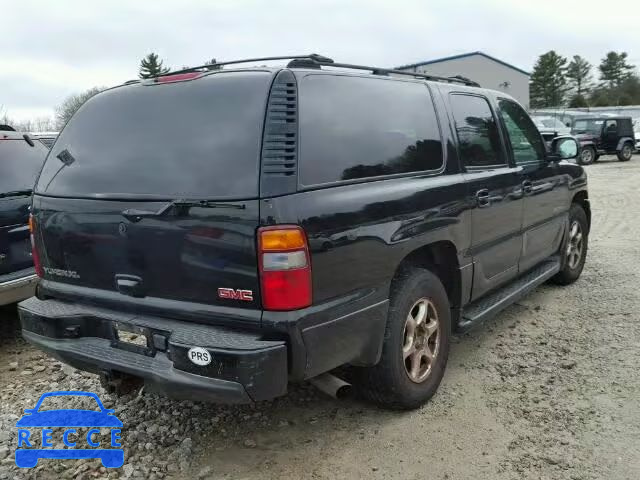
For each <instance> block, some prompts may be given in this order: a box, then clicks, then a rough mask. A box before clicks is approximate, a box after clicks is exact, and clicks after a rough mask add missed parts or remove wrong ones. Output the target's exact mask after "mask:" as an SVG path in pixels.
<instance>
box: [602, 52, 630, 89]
mask: <svg viewBox="0 0 640 480" xmlns="http://www.w3.org/2000/svg"><path fill="white" fill-rule="evenodd" d="M599 68H600V79H601V80H602V81H603V82H605V83H606V84H607V85H608V86H609V87H610V88H613V87H619V86H620V85H621V84H622V82H623V81H624V80H626V79H628V78H629V77H630V76H632V74H633V65H630V64H628V63H627V52H621V53H617V52H609V53H607V56H606V57H605V58H603V59H602V62H601V63H600V67H599Z"/></svg>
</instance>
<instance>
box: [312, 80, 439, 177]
mask: <svg viewBox="0 0 640 480" xmlns="http://www.w3.org/2000/svg"><path fill="white" fill-rule="evenodd" d="M300 159H301V164H300V183H301V184H302V185H305V186H309V185H318V184H326V183H332V182H337V181H344V180H356V179H361V178H367V177H379V176H383V175H393V174H402V173H409V172H420V171H426V170H439V169H440V168H442V166H443V157H442V141H441V138H440V130H439V127H438V121H437V118H436V113H435V109H434V106H433V101H432V99H431V96H430V93H429V89H428V87H427V86H426V85H425V84H423V83H417V82H402V81H395V80H384V79H376V78H363V77H351V76H338V75H335V76H334V75H309V76H307V77H305V78H304V79H303V80H302V82H301V87H300Z"/></svg>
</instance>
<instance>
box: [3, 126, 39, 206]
mask: <svg viewBox="0 0 640 480" xmlns="http://www.w3.org/2000/svg"><path fill="white" fill-rule="evenodd" d="M33 143H34V146H33V147H32V146H31V145H29V144H28V143H27V142H26V141H25V140H24V139H22V138H19V139H11V140H5V139H2V135H0V193H6V192H12V191H15V190H30V189H32V188H33V185H34V183H36V177H37V176H38V172H39V171H40V169H41V168H42V164H43V163H44V159H45V157H46V156H47V152H48V150H47V148H46V147H45V146H44V145H42V144H41V143H40V142H38V141H34V142H33Z"/></svg>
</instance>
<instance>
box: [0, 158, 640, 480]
mask: <svg viewBox="0 0 640 480" xmlns="http://www.w3.org/2000/svg"><path fill="white" fill-rule="evenodd" d="M588 172H589V178H590V195H591V201H592V208H593V215H594V221H593V230H592V235H591V239H590V252H589V257H588V259H587V265H586V268H585V270H584V273H583V276H582V278H581V279H580V280H579V281H578V282H577V283H575V284H574V285H572V286H570V287H565V288H560V287H554V286H543V287H541V288H539V289H538V290H537V291H536V292H534V293H533V294H531V295H530V296H529V297H527V298H526V299H524V300H523V301H521V302H520V303H518V304H516V305H514V306H512V307H510V308H509V309H507V310H506V311H505V312H503V313H502V314H501V315H499V316H498V317H497V318H496V319H495V320H493V321H490V322H488V323H487V324H486V326H485V328H482V329H479V330H477V331H474V332H471V333H470V334H467V335H464V336H462V337H459V338H456V339H455V344H454V345H453V349H452V352H451V355H450V360H449V367H448V370H447V373H446V375H445V378H444V381H443V383H442V385H441V387H440V390H439V392H438V393H437V394H436V396H435V397H434V398H433V400H432V401H431V402H430V403H429V404H428V405H426V406H424V407H423V408H421V409H420V410H417V411H414V412H409V413H392V412H386V411H382V410H379V409H376V408H374V407H371V406H369V405H367V404H363V403H359V402H357V401H355V400H351V401H342V402H338V401H334V400H332V399H330V398H326V397H324V396H323V395H322V394H320V393H318V392H316V391H315V390H314V389H313V387H311V386H309V385H306V384H304V385H300V386H295V387H292V389H291V391H290V393H289V394H288V395H287V396H286V397H284V398H281V399H277V400H276V401H273V402H268V403H261V404H257V405H252V406H244V407H226V406H216V405H208V404H202V403H193V402H177V401H172V400H168V399H165V398H161V397H158V396H155V395H150V394H142V395H136V394H133V395H130V396H127V397H124V398H115V397H112V396H110V395H108V394H106V393H104V392H103V391H102V389H101V388H100V386H99V383H98V381H97V379H96V377H94V376H92V375H89V374H85V373H82V372H78V371H76V370H74V369H72V368H70V367H67V366H64V365H62V364H60V363H58V362H56V361H53V360H51V359H49V358H48V357H47V356H45V355H44V354H41V353H40V352H38V351H37V350H35V349H33V348H32V347H30V346H28V345H26V344H25V343H24V342H23V341H22V340H21V339H20V336H19V333H18V326H17V325H18V323H17V320H16V317H15V310H14V309H12V308H9V309H3V310H0V479H4V478H38V479H46V478H96V477H107V476H108V477H110V478H129V477H131V478H136V477H140V478H149V479H154V478H183V477H189V478H225V479H231V478H233V479H236V478H238V479H254V478H255V479H258V478H260V479H265V478H283V477H284V478H314V479H324V478H326V479H333V478H373V479H376V478H380V479H383V478H402V479H423V478H426V477H427V476H428V477H429V478H433V479H467V478H469V479H471V478H472V479H474V480H479V479H498V480H502V479H505V480H506V479H576V480H577V479H585V480H590V479H603V478H607V479H614V480H617V479H634V480H635V479H638V478H640V402H639V401H638V398H640V374H639V370H638V365H639V364H640V353H639V352H640V313H638V312H639V310H638V308H639V307H640V293H639V289H638V286H639V285H640V272H639V268H638V267H639V266H640V243H638V237H640V216H638V215H637V212H638V211H639V210H638V205H640V190H639V189H638V185H639V184H640V158H639V157H637V156H636V157H635V158H634V159H633V160H632V161H631V162H629V163H619V162H616V161H601V162H599V163H597V164H595V165H593V166H590V167H588ZM56 389H65V390H74V389H83V390H90V391H95V392H97V393H98V394H99V395H100V397H101V398H102V399H103V401H104V402H105V403H106V404H107V407H111V408H115V410H116V414H117V415H118V417H119V418H120V419H121V420H122V421H123V422H124V425H125V429H124V431H123V440H124V445H125V465H124V467H123V468H120V469H117V470H106V469H104V468H101V467H100V464H99V463H98V462H96V461H53V460H41V461H40V463H39V465H38V467H37V468H35V469H33V470H26V471H25V470H18V469H17V468H16V467H15V466H14V464H13V462H14V460H13V451H14V448H15V445H16V442H17V441H16V432H15V430H16V429H15V428H14V425H15V421H16V420H17V418H19V416H20V415H21V414H22V409H23V408H27V407H31V406H32V405H33V404H34V402H35V400H37V398H38V397H39V396H40V394H41V393H42V392H45V391H49V390H56Z"/></svg>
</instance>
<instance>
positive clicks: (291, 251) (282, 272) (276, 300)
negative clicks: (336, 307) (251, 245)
mask: <svg viewBox="0 0 640 480" xmlns="http://www.w3.org/2000/svg"><path fill="white" fill-rule="evenodd" d="M258 255H259V263H260V281H261V286H262V306H263V307H264V309H265V310H297V309H299V308H305V307H308V306H309V305H311V263H310V258H309V248H308V246H307V237H306V235H305V234H304V231H303V230H302V228H300V227H297V226H288V225H278V226H272V227H262V228H260V229H259V230H258Z"/></svg>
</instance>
